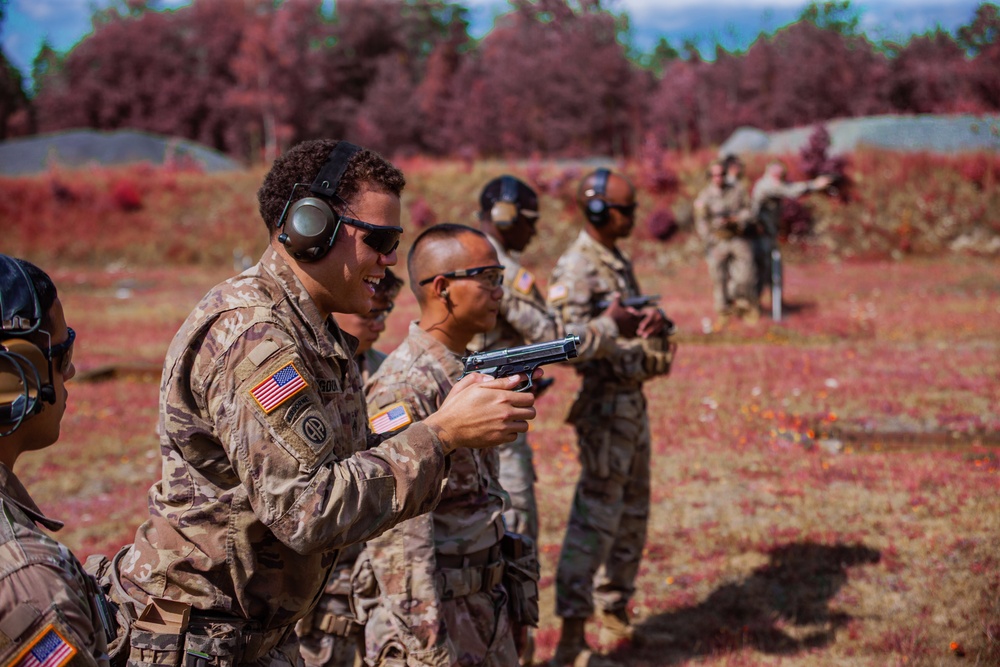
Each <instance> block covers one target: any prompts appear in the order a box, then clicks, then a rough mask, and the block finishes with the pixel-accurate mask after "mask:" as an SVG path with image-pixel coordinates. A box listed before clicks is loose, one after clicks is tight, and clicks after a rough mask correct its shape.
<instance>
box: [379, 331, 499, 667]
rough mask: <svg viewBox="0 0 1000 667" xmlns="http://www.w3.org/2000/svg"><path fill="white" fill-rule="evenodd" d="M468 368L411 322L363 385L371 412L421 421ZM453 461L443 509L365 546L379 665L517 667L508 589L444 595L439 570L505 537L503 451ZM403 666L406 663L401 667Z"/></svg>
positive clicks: (462, 453)
mask: <svg viewBox="0 0 1000 667" xmlns="http://www.w3.org/2000/svg"><path fill="white" fill-rule="evenodd" d="M462 371H463V365H462V360H461V357H460V356H459V355H457V354H454V353H453V352H451V351H449V350H448V349H447V348H446V347H445V346H444V345H442V344H441V343H439V342H438V341H437V340H435V339H434V338H433V337H432V336H430V334H428V333H427V332H425V331H423V330H422V329H420V327H419V326H417V324H416V323H412V324H411V325H410V330H409V334H408V336H407V338H406V339H405V340H404V341H403V343H402V344H401V345H400V346H399V347H398V348H397V349H396V350H395V351H393V352H392V353H391V354H390V355H389V357H388V358H387V359H386V360H385V362H384V363H383V364H382V366H381V368H379V370H378V372H377V373H376V374H375V375H374V376H372V379H371V380H370V381H369V382H368V384H367V385H366V387H365V391H366V394H367V396H368V411H369V414H376V413H378V412H380V411H381V410H383V409H384V408H386V407H387V406H389V405H392V404H393V403H397V402H404V403H405V404H406V405H407V407H408V409H409V411H410V414H411V415H412V417H413V419H414V420H415V424H414V425H417V424H419V420H422V419H424V418H426V417H427V416H428V415H430V414H431V413H433V412H434V411H435V410H437V409H438V407H440V405H441V403H442V402H443V401H444V398H445V396H446V395H447V394H448V392H449V391H450V390H451V387H452V385H453V384H454V383H455V382H456V381H457V380H458V378H459V377H461V375H462ZM414 425H410V426H409V427H407V430H409V429H412V428H413V427H414ZM449 458H450V459H451V469H450V472H449V474H448V483H447V485H446V486H445V488H444V491H443V492H442V493H441V500H440V502H439V503H438V506H437V507H436V508H435V509H434V510H433V511H432V512H430V513H429V514H425V515H423V516H419V517H416V518H414V519H411V520H409V521H406V522H404V523H401V524H399V525H398V526H396V527H395V528H392V529H390V530H388V531H386V532H385V533H384V534H382V535H381V536H379V537H377V538H374V539H372V540H369V542H368V543H367V545H366V547H365V552H366V554H365V557H366V558H367V559H368V562H369V563H370V566H371V568H372V570H373V572H374V576H375V579H376V581H377V582H378V588H379V591H380V592H379V597H378V601H377V603H376V604H375V605H374V607H372V608H371V609H370V611H369V614H368V619H367V624H366V626H365V644H366V653H367V659H368V660H369V661H370V662H371V663H372V664H386V665H389V664H407V665H411V666H413V665H456V664H457V665H498V666H499V665H516V664H517V655H516V651H515V649H514V640H513V635H512V634H511V628H510V623H509V620H508V618H507V611H506V604H505V602H506V594H505V592H504V589H503V586H502V585H495V586H493V587H490V588H489V589H487V590H481V591H478V592H473V593H471V594H468V595H463V594H461V593H462V591H455V590H445V589H446V588H447V587H446V586H443V585H442V583H441V581H443V579H442V577H443V576H444V575H443V570H442V568H440V567H438V565H437V559H438V556H439V555H444V556H452V557H453V556H465V555H469V554H476V553H478V552H482V551H484V550H489V549H490V548H493V547H495V546H496V545H497V544H498V543H499V541H500V538H501V537H502V536H503V533H504V526H503V521H502V519H501V514H502V512H503V510H504V507H505V505H506V504H507V502H508V499H507V494H506V493H505V492H504V491H503V489H502V488H501V487H500V485H499V483H498V481H497V477H498V467H499V466H498V457H497V453H496V451H495V450H494V449H486V450H474V449H465V448H461V449H458V450H456V451H455V452H453V453H452V454H451V455H450V456H449ZM451 572H455V571H454V570H452V571H451ZM461 572H465V570H462V571H461ZM497 610H499V611H497ZM400 660H404V661H405V662H394V661H400Z"/></svg>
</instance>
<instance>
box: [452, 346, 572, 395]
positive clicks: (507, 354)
mask: <svg viewBox="0 0 1000 667" xmlns="http://www.w3.org/2000/svg"><path fill="white" fill-rule="evenodd" d="M579 344H580V337H579V336H574V335H572V334H571V335H569V336H566V337H565V338H562V339H559V340H551V341H546V342H544V343H534V344H533V345H521V346H519V347H508V348H504V349H503V350H490V351H489V352H477V353H476V354H470V355H469V356H467V357H464V358H463V359H462V363H464V364H465V372H464V373H462V377H465V376H466V375H468V374H469V373H483V374H485V375H492V376H493V377H496V378H505V377H508V376H510V375H517V374H518V373H524V374H525V375H527V376H528V382H527V384H525V385H523V386H520V387H518V388H517V391H527V390H528V389H531V387H532V386H533V385H532V380H531V374H532V373H533V372H534V371H535V369H536V368H538V367H539V366H544V365H545V364H554V363H556V362H559V361H566V360H567V359H572V358H573V357H575V356H576V355H577V351H576V347H577V345H579Z"/></svg>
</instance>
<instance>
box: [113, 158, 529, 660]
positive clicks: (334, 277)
mask: <svg viewBox="0 0 1000 667" xmlns="http://www.w3.org/2000/svg"><path fill="white" fill-rule="evenodd" d="M403 185H404V179H403V174H402V173H401V172H400V171H399V170H398V169H396V168H395V167H394V166H392V165H391V164H389V163H388V162H387V161H386V160H385V159H384V158H382V157H381V156H380V155H378V154H376V153H374V152H372V151H369V150H365V149H363V148H360V147H358V146H354V145H353V144H349V143H347V142H343V141H341V142H337V141H332V140H317V141H307V142H304V143H302V144H299V145H297V146H295V147H293V148H292V149H290V150H289V151H288V152H286V153H285V154H283V155H282V156H281V157H279V158H278V159H277V160H275V162H274V164H273V165H272V167H271V169H270V171H269V172H268V174H267V176H266V177H265V178H264V183H263V184H262V186H261V188H260V190H259V191H258V193H257V197H258V201H259V203H260V213H261V217H262V218H263V220H264V224H265V225H266V228H267V230H268V238H269V244H268V247H267V249H266V250H265V251H264V255H263V256H262V257H261V259H260V261H259V262H258V263H257V264H256V265H255V266H253V267H251V268H250V269H248V270H247V271H245V272H244V273H242V274H241V275H239V276H236V277H234V278H231V279H230V280H228V281H226V282H223V283H221V284H219V285H217V286H216V287H215V288H213V289H212V290H210V291H209V293H208V294H207V295H206V296H205V297H204V298H203V299H202V301H201V302H200V303H199V304H198V306H196V307H195V309H194V311H193V312H192V313H191V315H190V316H189V317H188V319H187V320H186V321H185V322H184V324H183V325H182V327H181V329H180V331H179V332H178V333H177V335H176V336H175V337H174V340H173V342H172V343H171V345H170V348H169V350H168V351H167V356H166V361H165V365H164V372H163V381H162V382H161V387H160V407H161V409H160V424H159V428H158V430H159V434H160V449H161V452H162V456H163V462H162V463H163V477H162V479H161V480H160V481H159V482H157V483H156V484H155V485H154V486H153V487H152V489H151V490H150V493H149V503H148V506H149V513H150V516H149V519H148V520H147V521H146V522H145V523H144V524H142V526H140V527H139V529H138V531H137V532H136V536H135V542H134V543H133V544H132V545H131V547H130V548H129V549H128V550H127V551H125V552H124V553H123V554H120V557H116V568H115V571H116V572H118V573H120V582H119V584H118V585H117V586H116V587H115V589H114V590H115V591H116V596H117V598H118V599H117V600H116V601H117V602H118V603H119V605H120V606H121V607H122V608H127V609H134V610H135V611H136V612H138V619H137V621H136V622H135V623H134V624H133V625H132V627H131V636H130V645H131V653H130V656H129V662H130V664H132V665H134V666H135V667H140V666H146V667H148V665H150V664H165V665H179V664H181V662H182V661H191V660H194V661H195V663H194V664H196V665H198V666H199V667H207V666H211V667H226V666H231V665H246V664H255V665H257V666H258V667H266V666H268V665H274V666H279V665H280V666H287V665H290V664H295V662H296V661H297V660H298V657H299V656H298V653H299V651H298V647H297V646H296V644H297V642H296V641H295V637H294V626H295V624H296V622H297V621H298V620H299V619H301V618H303V617H304V616H306V614H308V613H309V611H310V610H311V609H312V607H313V606H314V605H315V604H316V602H317V599H318V598H319V596H320V594H321V593H322V591H323V589H324V586H325V585H326V583H327V582H328V580H329V576H330V572H331V570H332V569H333V567H334V564H335V563H336V560H337V552H338V550H339V549H342V548H344V547H347V546H350V545H352V544H356V543H358V542H363V541H365V540H367V539H369V538H370V537H372V536H373V535H376V534H379V533H380V532H382V531H384V530H386V529H387V528H389V527H391V526H394V525H396V524H397V523H399V522H401V521H405V520H407V519H410V518H412V517H414V516H417V515H419V514H422V513H424V512H426V511H428V510H429V509H431V508H432V507H433V506H435V505H436V504H437V501H438V498H439V492H440V489H441V485H442V482H443V480H444V479H445V477H446V473H447V470H448V467H447V464H446V456H447V455H448V454H449V453H451V452H452V451H453V450H454V449H455V448H457V447H490V446H494V445H498V444H500V443H503V442H509V441H511V440H513V439H514V437H515V436H516V434H517V433H519V432H522V431H525V430H527V428H528V425H527V422H526V421H525V420H527V419H531V418H533V417H534V408H533V407H532V405H533V402H534V399H533V397H532V396H530V395H528V396H526V395H525V394H523V393H519V392H515V391H513V389H514V388H516V387H517V385H518V383H519V382H521V381H523V376H520V377H513V378H507V379H503V380H499V379H498V380H493V379H490V378H488V377H486V376H483V375H473V376H470V377H469V378H466V379H465V380H463V381H462V382H459V383H458V384H456V385H455V387H454V389H453V390H452V392H451V393H450V394H449V395H448V397H447V399H445V400H444V401H443V403H442V405H441V407H440V409H439V410H438V411H437V412H435V413H434V414H433V415H431V416H429V417H428V418H427V419H426V420H424V421H423V422H422V423H420V424H415V425H413V426H411V427H410V428H408V429H407V430H406V432H405V433H402V434H400V435H398V436H396V437H393V438H391V439H388V440H382V439H381V438H376V437H374V436H372V435H371V434H370V432H369V429H368V420H367V413H366V410H365V402H364V396H363V394H362V389H361V376H360V373H359V372H358V369H357V365H356V364H355V363H353V361H352V359H353V353H354V343H353V341H352V339H350V338H349V337H348V336H347V335H346V334H344V333H343V332H342V331H341V330H340V328H339V327H338V326H337V324H336V322H335V321H334V319H333V318H332V317H331V314H332V313H357V314H364V313H368V312H369V311H370V310H371V308H372V297H373V296H374V294H375V285H377V284H378V283H379V282H380V280H381V279H382V278H383V276H384V275H385V269H386V268H387V267H389V266H392V265H394V264H395V263H396V247H397V245H398V243H399V237H400V235H401V234H402V232H403V229H402V227H400V226H399V219H400V201H399V197H400V193H401V191H402V188H403Z"/></svg>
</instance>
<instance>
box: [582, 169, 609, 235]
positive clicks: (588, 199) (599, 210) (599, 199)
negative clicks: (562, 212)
mask: <svg viewBox="0 0 1000 667" xmlns="http://www.w3.org/2000/svg"><path fill="white" fill-rule="evenodd" d="M609 176H611V172H610V171H608V170H607V169H605V168H604V167H601V168H600V169H598V170H597V171H595V172H594V184H593V186H592V187H590V188H586V189H583V188H581V193H580V194H581V198H582V199H585V201H583V202H582V205H583V212H584V214H585V215H586V216H587V220H588V221H590V224H592V225H593V226H594V227H603V226H604V225H606V224H608V220H610V219H611V216H610V215H609V213H608V211H609V209H610V207H609V206H608V202H607V200H605V197H606V196H607V194H608V177H609ZM583 182H584V183H586V182H587V179H584V180H583ZM581 185H582V184H581Z"/></svg>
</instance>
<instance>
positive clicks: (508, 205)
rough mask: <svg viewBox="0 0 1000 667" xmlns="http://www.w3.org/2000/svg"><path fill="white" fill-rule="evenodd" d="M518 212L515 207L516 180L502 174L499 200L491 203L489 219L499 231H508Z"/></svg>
mask: <svg viewBox="0 0 1000 667" xmlns="http://www.w3.org/2000/svg"><path fill="white" fill-rule="evenodd" d="M520 212H521V211H520V209H519V208H518V205H517V179H516V178H514V177H513V176H510V175H508V174H504V175H503V176H501V177H500V198H499V199H497V200H496V201H495V202H493V208H491V209H490V219H491V220H492V221H493V224H494V225H496V226H497V227H498V228H499V229H509V228H510V226H511V225H513V224H514V222H515V221H516V220H517V216H518V215H519V214H520Z"/></svg>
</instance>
